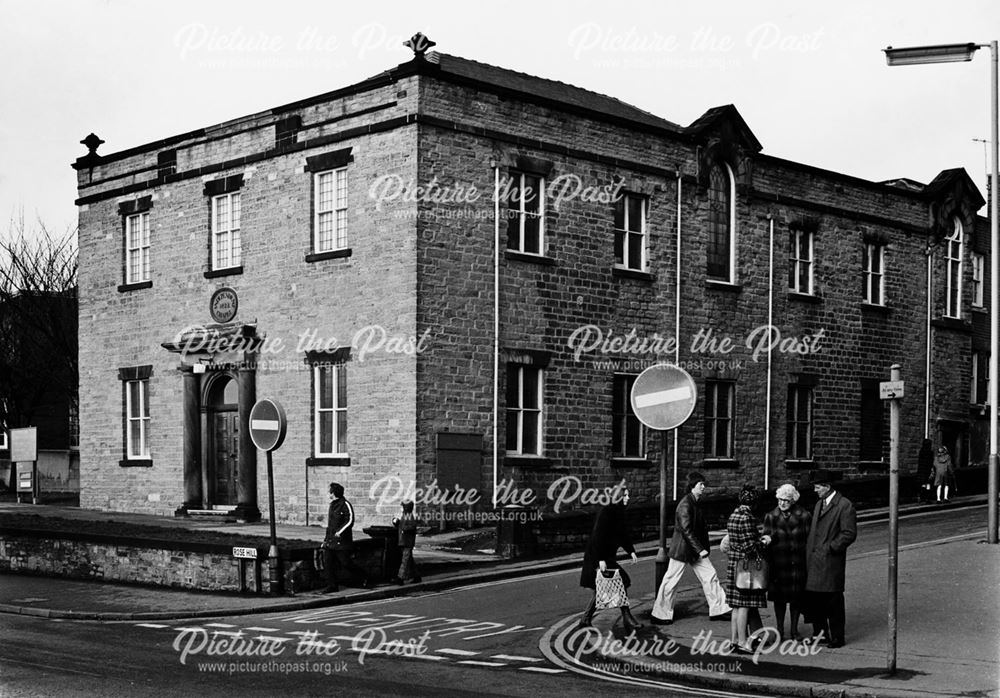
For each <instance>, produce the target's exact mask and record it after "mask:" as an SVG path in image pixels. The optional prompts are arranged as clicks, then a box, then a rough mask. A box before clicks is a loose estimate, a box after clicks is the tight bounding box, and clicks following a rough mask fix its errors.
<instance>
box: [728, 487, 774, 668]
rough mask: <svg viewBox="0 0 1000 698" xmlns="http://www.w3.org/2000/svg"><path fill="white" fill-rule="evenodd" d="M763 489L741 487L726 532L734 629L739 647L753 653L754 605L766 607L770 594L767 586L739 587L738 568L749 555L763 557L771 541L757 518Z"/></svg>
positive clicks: (737, 648) (729, 597) (740, 650)
mask: <svg viewBox="0 0 1000 698" xmlns="http://www.w3.org/2000/svg"><path fill="white" fill-rule="evenodd" d="M759 498H760V493H759V492H758V491H757V488H756V487H754V486H753V485H744V486H743V489H742V490H741V491H740V496H739V502H740V503H739V506H738V507H736V510H735V511H733V513H732V514H730V515H729V521H728V522H727V524H726V533H727V534H729V561H728V562H727V563H726V585H725V588H726V600H727V601H728V602H729V605H730V606H732V607H733V615H732V621H731V625H732V633H733V635H734V636H735V638H734V639H735V640H736V648H735V649H736V651H737V652H743V653H749V652H752V651H753V650H752V649H751V648H750V646H749V645H748V644H747V635H748V633H747V627H748V624H749V618H750V609H754V608H766V607H767V598H766V592H765V591H764V590H763V589H737V588H736V572H737V568H738V567H739V564H740V563H741V562H742V561H743V560H745V559H746V558H750V559H755V558H759V557H763V556H764V555H765V553H766V551H765V548H766V546H767V545H768V543H770V542H771V538H770V536H766V535H765V536H761V535H760V533H759V532H758V530H757V519H755V518H754V515H753V512H752V511H751V508H752V507H753V505H754V504H756V503H757V500H758V499H759Z"/></svg>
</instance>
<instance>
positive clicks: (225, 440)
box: [206, 375, 240, 508]
mask: <svg viewBox="0 0 1000 698" xmlns="http://www.w3.org/2000/svg"><path fill="white" fill-rule="evenodd" d="M206 406H207V407H208V415H207V416H208V420H207V421H208V424H207V427H208V429H207V436H208V439H207V440H208V444H207V446H208V449H207V450H208V462H207V463H206V465H207V466H208V467H207V468H206V475H207V479H208V483H207V484H208V488H207V490H208V492H209V502H210V504H211V506H212V507H213V508H214V507H231V506H235V505H236V504H237V503H238V501H239V498H238V493H237V482H238V480H239V462H240V414H239V384H238V383H237V381H236V380H234V379H233V378H232V377H230V376H226V375H224V376H220V377H219V378H218V379H216V380H215V381H213V382H212V384H211V386H210V387H209V391H208V399H207V400H206Z"/></svg>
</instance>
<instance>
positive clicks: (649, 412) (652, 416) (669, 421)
mask: <svg viewBox="0 0 1000 698" xmlns="http://www.w3.org/2000/svg"><path fill="white" fill-rule="evenodd" d="M630 399H631V402H632V411H633V412H635V416H636V417H638V418H639V421H640V422H642V423H643V424H645V425H646V426H647V427H649V428H650V429H658V430H666V429H675V428H676V427H679V426H680V425H681V424H683V423H684V422H686V421H687V420H688V418H689V417H690V416H691V413H692V412H693V411H694V406H695V402H696V401H697V399H698V389H697V386H695V382H694V379H693V378H692V377H691V374H689V373H688V372H687V371H685V370H684V369H683V368H680V367H679V366H674V365H673V364H657V365H656V366H650V367H649V368H647V369H646V370H645V371H643V372H642V373H641V374H639V377H638V378H636V379H635V383H633V384H632V394H631V396H630Z"/></svg>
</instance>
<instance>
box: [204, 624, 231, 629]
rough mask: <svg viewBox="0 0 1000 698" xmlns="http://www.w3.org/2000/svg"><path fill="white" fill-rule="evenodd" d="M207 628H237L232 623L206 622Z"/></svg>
mask: <svg viewBox="0 0 1000 698" xmlns="http://www.w3.org/2000/svg"><path fill="white" fill-rule="evenodd" d="M205 627H206V628H235V627H236V626H235V625H233V624H232V623H205Z"/></svg>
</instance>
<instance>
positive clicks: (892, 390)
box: [878, 381, 903, 400]
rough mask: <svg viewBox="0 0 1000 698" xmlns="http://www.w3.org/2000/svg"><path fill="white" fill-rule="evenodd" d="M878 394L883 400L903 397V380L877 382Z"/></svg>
mask: <svg viewBox="0 0 1000 698" xmlns="http://www.w3.org/2000/svg"><path fill="white" fill-rule="evenodd" d="M878 394H879V397H880V398H882V399H883V400H896V399H898V398H901V397H903V381H882V382H881V383H879V384H878Z"/></svg>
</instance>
